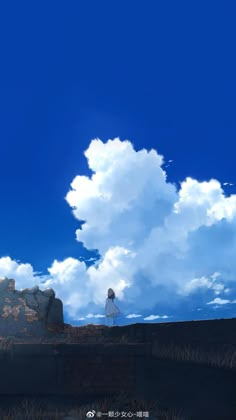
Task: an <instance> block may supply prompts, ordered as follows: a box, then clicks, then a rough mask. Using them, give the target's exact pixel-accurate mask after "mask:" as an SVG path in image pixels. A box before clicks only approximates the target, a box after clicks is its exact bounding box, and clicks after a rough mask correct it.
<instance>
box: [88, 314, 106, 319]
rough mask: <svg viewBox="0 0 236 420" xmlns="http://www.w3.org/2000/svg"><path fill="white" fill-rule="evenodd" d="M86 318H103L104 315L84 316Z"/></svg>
mask: <svg viewBox="0 0 236 420" xmlns="http://www.w3.org/2000/svg"><path fill="white" fill-rule="evenodd" d="M86 318H105V315H100V314H97V315H94V314H88V315H86Z"/></svg>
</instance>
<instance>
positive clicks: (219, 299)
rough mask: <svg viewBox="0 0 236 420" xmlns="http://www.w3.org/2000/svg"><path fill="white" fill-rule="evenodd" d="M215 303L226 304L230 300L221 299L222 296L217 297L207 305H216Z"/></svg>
mask: <svg viewBox="0 0 236 420" xmlns="http://www.w3.org/2000/svg"><path fill="white" fill-rule="evenodd" d="M215 303H216V304H217V303H218V304H219V305H226V304H227V303H230V300H227V299H221V298H215V299H214V300H212V301H211V302H207V305H214V304H215Z"/></svg>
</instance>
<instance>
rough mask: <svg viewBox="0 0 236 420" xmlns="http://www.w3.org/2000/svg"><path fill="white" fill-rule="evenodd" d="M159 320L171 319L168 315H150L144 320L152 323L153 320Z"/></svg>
mask: <svg viewBox="0 0 236 420" xmlns="http://www.w3.org/2000/svg"><path fill="white" fill-rule="evenodd" d="M158 318H163V319H166V318H169V316H168V315H163V316H160V315H149V316H146V318H143V319H145V321H152V320H154V319H158Z"/></svg>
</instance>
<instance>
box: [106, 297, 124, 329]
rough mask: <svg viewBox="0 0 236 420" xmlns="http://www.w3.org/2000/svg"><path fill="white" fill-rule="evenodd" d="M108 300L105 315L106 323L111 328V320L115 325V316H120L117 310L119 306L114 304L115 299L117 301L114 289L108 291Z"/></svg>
mask: <svg viewBox="0 0 236 420" xmlns="http://www.w3.org/2000/svg"><path fill="white" fill-rule="evenodd" d="M107 296H108V297H107V300H106V306H105V314H106V323H107V326H109V320H110V321H111V324H112V325H114V324H115V322H114V318H115V316H117V315H119V314H120V311H119V309H118V308H117V306H116V305H115V304H114V299H115V297H116V296H115V292H114V290H112V289H108V292H107Z"/></svg>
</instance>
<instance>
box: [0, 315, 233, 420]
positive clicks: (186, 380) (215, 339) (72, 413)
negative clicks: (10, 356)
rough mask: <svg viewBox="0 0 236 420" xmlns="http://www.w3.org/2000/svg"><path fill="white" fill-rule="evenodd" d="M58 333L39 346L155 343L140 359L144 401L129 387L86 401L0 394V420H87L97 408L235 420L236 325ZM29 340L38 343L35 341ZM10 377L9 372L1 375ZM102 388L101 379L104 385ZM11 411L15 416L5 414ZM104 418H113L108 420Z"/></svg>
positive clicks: (158, 416)
mask: <svg viewBox="0 0 236 420" xmlns="http://www.w3.org/2000/svg"><path fill="white" fill-rule="evenodd" d="M55 331H56V327H55V330H54V334H53V335H52V337H51V338H47V340H45V339H42V340H41V343H38V346H39V348H41V347H40V346H41V345H43V343H46V342H47V343H50V342H51V343H54V344H55V345H57V344H59V343H68V344H69V343H78V344H79V343H81V344H82V343H91V344H92V343H94V344H97V343H110V344H112V343H114V344H115V343H133V344H134V343H137V344H138V343H146V344H148V343H149V344H150V348H151V352H150V354H149V355H148V357H146V358H144V359H142V361H141V362H140V361H139V365H138V366H139V368H138V369H139V374H138V375H137V377H136V379H135V381H136V389H142V395H135V394H134V393H133V394H131V395H129V394H127V393H126V394H125V393H123V394H122V389H121V392H117V393H116V395H114V396H109V397H108V395H106V394H104V395H101V393H100V395H95V394H93V395H92V394H91V395H87V396H86V397H85V396H83V397H80V396H79V395H76V396H72V395H68V396H66V395H64V396H63V395H60V396H58V395H51V394H48V395H43V396H42V395H40V394H39V393H37V395H32V393H31V395H28V394H26V393H25V394H23V395H16V394H14V395H11V393H10V392H9V393H8V395H0V408H1V410H2V414H1V413H0V419H3V418H4V419H6V420H10V419H16V418H19V419H20V418H22V419H30V418H31V419H46V418H48V419H53V418H54V419H56V418H58V419H59V418H61V419H68V420H69V419H71V420H72V419H81V420H82V419H86V418H87V417H86V412H87V411H89V410H93V409H94V410H95V411H96V412H98V411H100V412H104V413H105V412H108V411H109V410H110V411H120V415H119V416H118V415H116V418H125V414H124V413H123V417H121V412H122V411H123V412H125V411H126V418H131V417H132V418H149V419H154V420H159V419H163V420H164V419H166V420H168V419H172V420H174V419H175V420H180V419H193V420H195V419H196V420H198V419H199V420H201V419H203V420H204V419H206V420H227V419H228V420H231V419H232V420H235V419H236V319H225V320H210V321H194V322H179V323H163V324H133V325H129V326H124V327H112V328H109V327H105V326H95V325H88V326H86V327H72V326H70V325H68V324H66V325H65V326H64V329H63V330H60V331H58V332H57V333H56V332H55ZM17 341H18V343H19V342H20V339H19V338H18V340H17V339H16V338H15V342H17ZM30 341H31V342H34V341H35V340H34V339H33V338H31V339H30V338H28V342H30ZM13 342H14V338H13V337H12V338H11V339H8V340H6V339H5V340H3V341H2V348H3V352H4V351H5V352H7V351H8V350H9V348H11V345H12V343H13ZM4 343H5V344H4ZM4 346H5V347H4ZM104 364H106V359H105V360H104ZM3 372H4V369H3V368H2V372H0V375H1V373H3ZM95 374H96V372H95ZM4 377H6V372H4V375H1V380H4ZM22 380H23V378H22ZM102 382H103V378H102V375H101V385H102ZM138 382H140V384H139V383H138ZM141 382H142V383H141ZM14 407H15V409H14ZM10 409H11V412H12V414H11V415H12V416H10V415H8V416H6V415H7V413H8V414H9V410H10ZM141 411H142V413H141V414H142V417H141V415H140V414H139V417H137V412H139V413H140V412H141ZM128 412H129V413H133V414H132V416H131V414H129V417H128V416H127V413H128ZM145 412H148V413H149V417H145V416H144V413H145ZM59 413H61V414H60V415H59ZM135 413H136V414H135ZM116 414H117V413H116ZM4 415H5V417H4ZM1 416H2V417H1ZM17 416H18V417H17ZM94 418H98V416H95V417H94ZM100 418H112V417H108V415H106V416H105V415H103V416H101V417H100ZM113 418H115V417H113Z"/></svg>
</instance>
